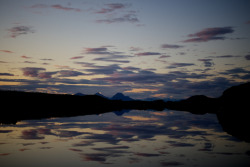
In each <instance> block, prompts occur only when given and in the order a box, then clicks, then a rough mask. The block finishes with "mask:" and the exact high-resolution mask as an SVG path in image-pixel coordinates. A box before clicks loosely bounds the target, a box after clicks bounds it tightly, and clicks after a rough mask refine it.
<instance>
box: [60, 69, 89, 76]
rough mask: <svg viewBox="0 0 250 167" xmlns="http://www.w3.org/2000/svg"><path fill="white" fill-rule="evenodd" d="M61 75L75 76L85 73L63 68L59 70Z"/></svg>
mask: <svg viewBox="0 0 250 167" xmlns="http://www.w3.org/2000/svg"><path fill="white" fill-rule="evenodd" d="M58 74H60V75H59V77H75V76H79V75H85V74H84V73H82V72H78V71H72V70H62V71H59V72H58Z"/></svg>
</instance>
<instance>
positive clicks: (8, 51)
mask: <svg viewBox="0 0 250 167" xmlns="http://www.w3.org/2000/svg"><path fill="white" fill-rule="evenodd" d="M0 52H4V53H14V52H12V51H10V50H0Z"/></svg>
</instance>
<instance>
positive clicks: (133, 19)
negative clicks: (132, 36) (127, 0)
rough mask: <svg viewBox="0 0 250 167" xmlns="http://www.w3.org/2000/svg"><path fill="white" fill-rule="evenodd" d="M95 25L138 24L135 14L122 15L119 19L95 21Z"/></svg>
mask: <svg viewBox="0 0 250 167" xmlns="http://www.w3.org/2000/svg"><path fill="white" fill-rule="evenodd" d="M96 22H97V23H107V24H111V23H123V22H129V23H137V22H139V19H138V18H137V15H136V14H130V13H129V14H124V15H122V16H120V17H114V18H107V19H99V20H97V21H96Z"/></svg>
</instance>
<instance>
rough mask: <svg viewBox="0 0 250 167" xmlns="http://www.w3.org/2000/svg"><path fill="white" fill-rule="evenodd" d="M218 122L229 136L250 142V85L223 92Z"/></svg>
mask: <svg viewBox="0 0 250 167" xmlns="http://www.w3.org/2000/svg"><path fill="white" fill-rule="evenodd" d="M220 100H221V105H220V108H219V110H218V112H217V117H218V120H219V122H220V124H221V126H222V127H223V129H224V130H225V131H226V132H228V133H229V134H231V135H233V136H236V137H238V138H240V139H242V140H245V141H247V142H250V133H249V132H250V117H249V115H250V83H246V84H242V85H239V86H233V87H231V88H229V89H227V90H225V91H224V92H223V95H222V96H221V97H220Z"/></svg>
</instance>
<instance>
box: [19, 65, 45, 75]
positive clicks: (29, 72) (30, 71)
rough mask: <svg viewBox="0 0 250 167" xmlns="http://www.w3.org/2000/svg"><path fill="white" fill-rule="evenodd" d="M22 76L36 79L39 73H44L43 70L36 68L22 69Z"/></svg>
mask: <svg viewBox="0 0 250 167" xmlns="http://www.w3.org/2000/svg"><path fill="white" fill-rule="evenodd" d="M22 71H23V75H24V76H28V77H38V75H39V73H40V71H45V68H37V67H25V68H22Z"/></svg>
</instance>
